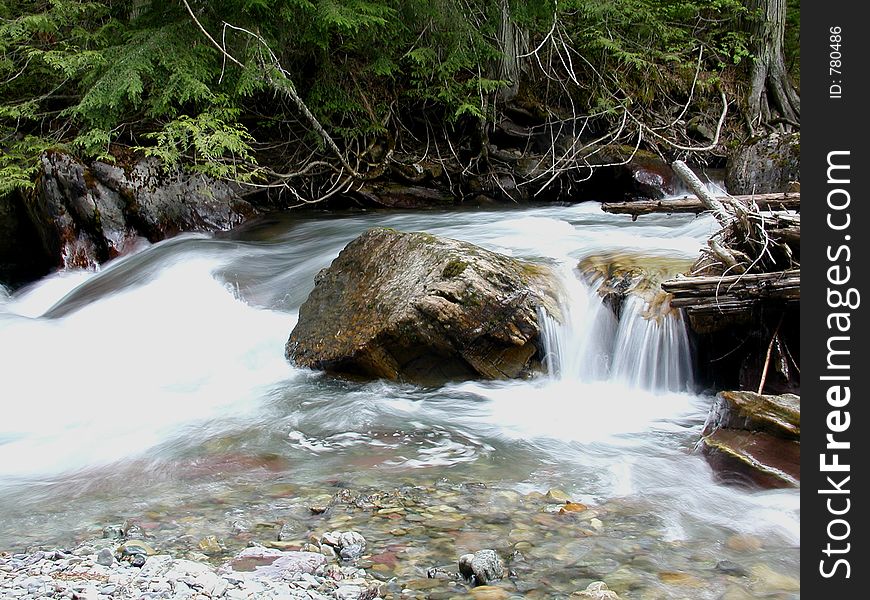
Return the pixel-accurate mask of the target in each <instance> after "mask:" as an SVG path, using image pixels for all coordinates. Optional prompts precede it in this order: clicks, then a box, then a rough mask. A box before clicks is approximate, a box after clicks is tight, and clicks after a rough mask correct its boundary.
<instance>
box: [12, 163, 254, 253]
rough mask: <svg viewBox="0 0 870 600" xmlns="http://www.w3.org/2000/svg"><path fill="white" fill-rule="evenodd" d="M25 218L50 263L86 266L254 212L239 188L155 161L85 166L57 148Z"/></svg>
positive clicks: (217, 227) (224, 227) (226, 226)
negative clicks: (138, 247) (35, 233)
mask: <svg viewBox="0 0 870 600" xmlns="http://www.w3.org/2000/svg"><path fill="white" fill-rule="evenodd" d="M41 161H42V172H41V174H40V175H39V178H38V180H37V186H36V190H35V192H34V194H33V198H32V201H31V202H28V203H27V211H28V219H29V223H30V224H32V226H33V228H34V229H35V231H36V232H37V235H38V237H39V240H40V243H41V248H42V251H44V252H45V253H46V255H47V256H49V257H51V260H52V262H53V265H54V266H55V267H65V268H71V267H78V268H90V267H94V266H96V265H98V264H100V263H102V262H104V261H107V260H109V259H111V258H114V257H116V256H119V255H122V254H125V253H128V252H130V251H131V250H133V249H135V248H136V247H137V245H138V244H141V242H142V241H143V240H147V241H150V242H156V241H159V240H162V239H165V238H169V237H172V236H174V235H177V234H178V233H181V232H184V231H221V230H229V229H231V228H232V227H234V226H236V225H238V224H240V223H241V222H242V221H243V220H244V219H246V218H248V217H251V216H253V215H255V214H256V213H257V210H256V209H255V208H254V207H253V206H252V205H251V204H250V203H248V202H247V201H246V200H244V199H243V198H242V196H241V194H240V189H239V188H238V187H236V186H233V185H230V184H227V183H224V182H221V181H217V180H214V179H212V178H210V177H206V176H203V175H200V174H193V173H187V172H183V171H181V170H178V169H172V170H169V171H166V170H164V169H163V168H162V167H161V165H160V163H159V162H158V161H156V160H155V159H150V158H143V159H137V160H135V161H134V162H132V163H131V164H127V165H125V166H123V167H122V166H119V165H113V164H108V163H103V162H99V161H97V162H94V163H92V164H90V165H86V164H84V163H82V162H80V161H79V160H77V159H75V158H74V157H72V156H70V155H68V154H64V153H62V152H48V153H45V154H44V155H43V156H42V158H41Z"/></svg>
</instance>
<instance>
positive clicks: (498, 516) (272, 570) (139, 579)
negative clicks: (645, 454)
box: [0, 483, 800, 600]
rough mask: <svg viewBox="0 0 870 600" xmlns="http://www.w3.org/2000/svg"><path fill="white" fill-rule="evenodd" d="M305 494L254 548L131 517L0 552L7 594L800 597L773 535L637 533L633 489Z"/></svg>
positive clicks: (1, 584) (641, 526)
mask: <svg viewBox="0 0 870 600" xmlns="http://www.w3.org/2000/svg"><path fill="white" fill-rule="evenodd" d="M300 500H302V499H301V498H300ZM305 504H306V506H307V508H306V510H307V511H308V512H309V513H310V514H311V525H312V526H306V527H304V528H303V527H299V524H298V523H295V522H293V521H291V520H288V521H287V522H286V523H285V524H284V525H282V526H281V527H277V526H276V527H267V525H268V523H266V522H264V523H263V524H262V525H261V526H260V527H257V526H256V525H252V526H251V527H252V528H253V529H254V530H256V531H259V532H260V533H259V534H258V535H254V536H250V537H248V536H245V538H243V539H247V540H248V541H247V542H246V546H240V545H238V544H235V543H231V540H230V539H229V538H227V539H226V540H224V539H218V538H215V537H214V536H205V537H203V538H202V539H200V540H199V541H198V542H195V541H194V543H193V546H191V545H187V546H186V547H185V546H184V545H179V544H178V543H177V542H173V541H172V538H171V536H170V535H168V533H169V531H168V530H166V529H164V528H162V527H160V526H157V527H154V526H153V524H151V523H145V522H142V525H143V526H141V527H140V526H139V525H137V524H136V521H135V520H131V521H130V522H127V523H125V524H124V525H110V526H107V527H105V528H104V530H103V532H102V537H91V538H89V539H86V540H84V541H82V542H78V543H77V544H75V545H74V547H72V548H71V549H69V548H67V549H60V550H58V549H50V550H43V549H38V548H28V549H27V551H26V552H21V553H16V554H10V553H0V598H4V599H6V598H9V599H22V600H31V599H33V600H35V599H37V598H56V599H61V598H67V599H81V600H109V599H119V600H120V599H124V600H126V599H134V598H135V599H140V598H147V599H154V600H163V599H174V598H180V599H190V600H208V599H211V598H225V599H230V600H242V599H248V598H250V599H264V600H272V599H276V600H277V599H278V598H281V599H291V600H292V599H310V600H323V599H328V600H331V599H336V600H367V599H370V598H376V597H382V598H394V599H397V600H398V599H420V600H423V599H432V600H439V599H440V600H450V599H453V598H456V599H459V598H469V597H470V598H472V599H475V600H508V599H514V598H533V599H534V598H541V599H543V598H553V597H564V598H568V597H572V598H581V599H584V600H619V599H620V598H622V599H623V600H628V599H632V598H637V599H641V600H666V599H667V600H673V599H684V600H688V599H689V598H691V599H693V600H698V599H702V598H703V599H707V598H716V599H722V600H748V599H751V598H756V597H769V598H776V599H779V600H793V599H795V598H797V597H799V596H798V595H797V594H799V590H800V581H799V580H798V579H797V578H796V577H794V576H792V575H789V574H788V572H787V571H785V572H784V571H783V570H782V566H780V565H778V561H777V556H781V552H782V550H783V548H782V547H781V546H778V545H777V544H776V543H773V542H771V541H770V540H765V539H762V538H760V537H756V536H753V535H748V534H732V535H730V536H729V537H726V538H723V539H722V542H721V546H720V545H719V544H714V545H711V546H704V547H699V546H694V545H692V544H689V545H687V544H685V543H684V542H679V541H674V542H667V541H665V540H661V539H658V541H656V542H652V541H651V540H652V539H657V538H658V536H655V538H648V539H646V540H641V539H638V535H640V534H641V533H643V532H646V533H645V534H644V535H646V536H650V535H651V533H650V532H649V531H648V530H649V528H650V526H652V522H651V521H650V519H651V515H650V514H649V512H648V508H649V507H645V506H644V504H643V503H642V502H640V503H639V502H637V501H628V500H620V499H613V500H610V501H605V502H602V503H601V504H595V505H591V504H584V503H582V502H579V501H577V500H576V499H575V498H574V496H573V495H571V494H568V493H566V492H564V491H562V490H559V489H556V488H553V489H550V490H548V491H547V492H546V493H541V492H538V491H533V492H529V493H526V494H519V493H517V492H514V491H511V490H507V489H499V488H498V487H488V486H486V485H484V484H476V485H472V484H462V485H460V486H453V485H447V484H446V483H445V484H444V485H443V486H440V487H435V488H407V489H401V490H399V489H397V490H394V491H392V492H385V493H378V492H375V493H359V492H353V491H351V490H344V491H342V492H339V493H337V494H336V495H335V496H334V497H333V498H332V499H328V500H327V499H324V500H323V502H322V503H317V502H314V503H312V499H310V498H309V499H308V500H305ZM170 518H171V519H172V520H176V519H177V518H178V517H177V516H172V517H170ZM335 527H338V528H339V529H335ZM197 529H199V527H197ZM360 532H363V533H364V536H363V533H360ZM91 535H93V534H91ZM237 541H241V539H240V540H237ZM650 544H652V545H650ZM665 554H667V555H669V558H667V559H659V558H657V557H659V556H664V555H665Z"/></svg>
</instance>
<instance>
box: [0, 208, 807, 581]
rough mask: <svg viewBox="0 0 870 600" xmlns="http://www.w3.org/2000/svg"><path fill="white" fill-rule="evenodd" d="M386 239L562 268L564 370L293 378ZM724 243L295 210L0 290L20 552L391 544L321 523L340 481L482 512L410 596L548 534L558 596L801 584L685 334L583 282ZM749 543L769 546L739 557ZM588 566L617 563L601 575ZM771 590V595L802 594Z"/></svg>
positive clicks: (12, 518)
mask: <svg viewBox="0 0 870 600" xmlns="http://www.w3.org/2000/svg"><path fill="white" fill-rule="evenodd" d="M373 226H387V227H394V228H396V229H399V230H405V231H417V230H425V231H428V232H430V233H433V234H437V235H444V236H448V237H453V238H457V239H462V240H468V241H471V242H474V243H477V244H480V245H483V246H485V247H488V248H491V249H494V250H497V251H500V252H504V253H507V254H511V255H513V256H517V257H522V258H529V259H534V260H545V261H547V262H549V263H551V264H553V265H555V266H556V267H557V268H559V269H561V270H562V272H563V273H564V280H565V283H564V287H565V289H566V299H565V304H566V307H567V309H566V313H567V314H568V315H569V317H570V318H569V319H567V321H568V322H567V323H566V324H565V325H564V326H563V327H562V330H561V331H556V330H553V331H551V332H550V337H551V350H552V352H553V356H552V357H551V364H552V365H553V371H554V373H557V375H551V376H549V377H546V376H542V377H540V378H537V379H534V380H530V381H510V382H472V383H461V384H451V385H446V386H443V387H440V388H419V387H414V386H409V385H402V384H394V383H385V382H373V383H360V382H350V381H341V380H335V379H332V378H329V377H325V376H322V375H320V374H317V373H312V372H309V371H304V370H299V369H295V368H294V367H292V366H291V365H289V364H288V363H287V362H286V361H285V359H284V357H283V352H284V343H285V342H286V339H287V337H288V335H289V333H290V331H291V330H292V328H293V326H294V324H295V322H296V318H297V311H298V308H299V306H300V304H301V303H302V302H303V301H304V299H305V297H306V296H307V294H308V292H309V291H310V289H311V287H312V286H313V278H314V275H315V274H316V272H317V271H318V270H319V269H321V268H323V267H325V266H327V265H328V264H329V263H330V261H331V260H332V259H333V258H334V257H335V256H336V255H337V254H338V252H339V251H340V250H341V248H343V247H344V245H345V244H346V243H347V242H348V241H350V240H351V239H353V238H354V237H355V236H356V235H358V234H359V233H361V232H362V231H364V230H365V229H367V228H369V227H373ZM712 228H713V223H712V220H711V219H708V218H691V217H674V216H670V217H665V216H650V217H647V218H642V219H640V220H638V221H637V222H634V223H632V222H631V221H630V220H629V219H627V218H624V217H619V216H613V215H607V214H605V213H603V212H601V211H600V209H599V208H598V206H597V205H592V204H586V205H578V206H570V207H546V208H524V209H517V210H511V211H504V210H491V211H452V212H414V213H394V212H391V213H378V212H375V213H368V214H355V215H345V216H336V215H311V214H308V215H301V216H298V215H297V216H281V217H274V218H271V219H263V220H260V221H259V222H257V223H256V224H251V225H249V226H246V227H245V228H244V229H242V230H240V231H237V232H234V233H233V234H231V235H228V236H221V237H217V238H216V237H212V236H202V235H185V236H181V237H179V238H175V239H173V240H169V241H166V242H163V243H160V244H156V245H154V246H151V247H149V248H147V249H145V250H143V251H141V252H140V253H138V254H136V255H133V256H128V257H125V258H123V259H121V260H118V261H115V262H114V263H111V264H110V265H107V266H106V267H104V268H103V270H102V271H101V272H99V273H96V274H94V273H85V272H67V273H59V274H56V275H53V276H50V277H48V278H46V279H44V280H42V281H40V282H38V283H36V284H34V285H33V286H31V287H29V288H27V289H24V290H20V291H18V292H16V293H15V294H12V295H11V296H9V295H5V294H4V295H0V396H2V401H0V406H2V411H3V418H2V420H0V515H2V518H0V549H21V548H25V547H27V546H31V545H37V544H42V545H65V544H71V543H73V542H74V541H76V540H77V539H81V538H83V537H86V536H88V535H94V534H95V533H96V534H99V531H100V529H101V528H102V527H103V526H104V525H107V524H111V523H116V522H122V521H124V520H132V521H136V522H141V523H143V524H144V525H143V526H144V527H145V528H146V529H147V530H148V531H150V532H151V533H150V534H149V535H151V536H152V537H153V539H154V541H155V544H156V545H157V546H162V547H163V548H165V549H170V550H179V549H180V550H196V548H197V540H199V539H200V538H203V537H205V536H207V535H215V536H216V537H217V538H219V539H220V540H221V543H222V544H223V546H224V549H225V550H226V552H227V553H231V552H232V551H233V550H234V549H238V548H240V547H241V546H243V545H244V544H245V543H247V541H249V540H250V539H252V537H253V538H254V539H258V541H262V540H259V538H258V536H266V537H268V536H271V538H270V539H275V538H274V532H271V531H270V530H269V531H267V532H266V533H264V532H263V531H260V530H258V529H257V527H259V526H260V525H262V524H263V523H266V524H270V523H271V524H275V523H285V522H288V521H293V522H294V523H297V524H298V526H299V527H300V528H301V529H300V536H301V538H302V539H304V537H305V535H306V533H310V532H312V531H318V530H320V529H322V528H323V527H327V526H329V527H333V526H334V527H339V526H346V525H347V524H348V523H350V524H352V525H353V526H354V527H356V528H357V529H359V530H360V531H362V532H363V534H364V535H366V537H367V538H368V539H369V540H370V543H371V541H372V540H375V544H376V545H377V543H378V541H382V542H383V543H384V544H387V541H386V540H387V538H389V535H388V534H387V533H385V530H384V527H383V526H381V525H380V524H378V523H375V520H374V519H371V518H370V516H371V515H370V514H368V513H366V514H355V513H353V514H352V513H351V512H347V513H346V514H344V513H342V514H337V511H336V512H333V513H327V514H326V515H325V516H323V517H322V519H323V520H321V521H318V520H317V519H316V518H315V517H313V516H311V515H310V513H309V511H307V510H306V507H307V506H309V505H310V504H311V503H312V502H315V503H316V501H317V499H318V498H321V497H325V495H327V494H329V495H332V494H335V493H336V492H339V491H341V490H347V489H353V490H368V491H369V492H371V491H372V490H378V491H384V492H386V491H389V490H393V489H396V488H403V489H404V488H408V486H412V487H413V488H414V489H417V490H418V492H419V490H430V491H429V492H424V493H423V498H422V499H420V500H419V503H420V506H427V505H429V504H433V505H438V503H441V504H445V503H447V504H450V503H453V505H456V506H458V507H459V508H460V511H466V512H467V514H466V515H465V519H466V520H465V521H463V522H462V525H461V527H460V529H459V530H457V531H461V532H462V535H459V534H456V532H455V531H453V530H451V529H449V528H447V529H446V530H445V529H444V528H445V527H447V525H444V527H442V528H441V529H439V528H438V523H437V519H436V520H435V521H433V523H434V524H433V525H432V527H429V528H427V527H423V528H422V529H418V530H414V531H416V534H414V531H411V533H409V534H408V535H412V534H414V535H416V538H415V543H417V544H420V545H422V546H426V547H427V552H428V554H420V555H419V556H417V555H414V554H413V552H410V551H408V553H406V555H405V556H406V559H405V560H400V561H399V564H398V565H396V566H394V567H392V568H394V571H392V572H391V573H392V574H393V575H395V576H396V577H397V578H399V579H401V578H406V579H407V578H413V577H414V576H416V577H421V576H422V577H423V578H425V574H423V575H421V574H420V573H425V568H426V567H428V566H433V565H435V564H448V563H452V562H453V561H454V560H455V558H456V557H457V556H459V554H461V553H462V551H467V550H468V549H471V550H473V549H475V548H474V547H472V546H474V544H479V543H484V542H487V543H490V544H493V545H496V546H498V547H499V550H500V551H502V552H503V553H506V554H510V552H511V551H512V550H511V548H512V546H511V544H512V543H513V542H511V540H510V536H511V535H513V533H512V532H515V531H517V530H524V529H523V528H525V527H530V528H532V529H533V530H535V531H538V530H540V529H541V528H543V529H544V530H546V532H547V533H546V535H545V534H544V533H541V532H540V531H538V533H537V534H536V535H539V537H540V536H545V537H546V538H547V540H549V541H547V542H546V543H545V542H544V541H541V542H540V543H537V544H533V546H534V548H537V549H538V551H539V552H541V553H543V557H537V558H535V560H537V561H538V562H536V563H534V564H535V565H538V566H529V567H528V573H527V576H528V578H530V579H535V580H543V579H546V577H545V574H546V575H547V577H549V578H550V579H551V580H552V582H551V583H546V585H547V586H554V587H552V589H550V588H546V589H544V590H543V591H541V593H543V594H545V595H546V594H556V595H558V594H559V593H562V592H561V591H559V590H560V589H561V588H559V585H561V584H564V585H568V584H567V583H565V582H567V581H569V580H573V579H578V578H579V579H584V577H586V575H588V577H586V578H592V575H595V576H600V577H604V576H605V575H609V576H611V577H614V578H615V577H616V576H615V575H613V574H614V573H617V574H619V573H622V574H623V575H624V573H623V571H626V572H628V573H629V574H630V576H632V577H635V578H637V579H638V581H641V582H642V584H641V585H640V588H637V587H635V588H632V587H631V586H629V587H628V588H626V589H635V590H637V589H640V590H647V591H645V592H643V593H641V592H637V594H638V595H636V596H632V595H629V596H628V597H650V598H652V597H659V596H655V595H654V594H653V592H657V593H660V594H664V596H662V597H682V596H679V595H673V594H674V589H682V588H674V589H672V588H673V587H674V585H676V584H675V583H674V581H675V579H674V577H670V576H661V573H662V572H664V573H669V572H671V571H678V572H680V573H689V574H691V576H692V577H693V578H694V579H692V580H691V581H692V582H697V581H700V582H701V584H699V585H700V588H692V589H691V590H689V588H686V589H685V590H683V591H685V593H686V594H688V595H687V596H686V597H691V598H718V597H719V596H720V595H721V593H722V590H723V589H725V588H728V587H729V586H738V587H740V586H744V587H745V586H750V587H747V588H746V589H748V590H749V592H748V593H753V592H752V590H753V589H756V588H752V587H751V585H750V583H749V582H748V580H747V581H743V580H741V579H740V578H739V577H736V578H733V579H734V580H733V581H732V580H731V579H729V578H727V577H725V576H724V575H722V574H721V573H719V572H717V571H715V570H712V566H715V564H716V562H717V561H718V560H722V559H728V560H737V561H739V562H740V563H741V564H742V565H743V566H745V567H746V569H747V570H749V569H751V568H755V567H758V568H762V567H763V568H768V567H770V568H772V569H773V570H774V571H775V572H777V573H781V574H785V575H791V576H796V575H797V569H798V565H799V562H798V547H799V498H798V492H797V491H794V490H787V491H749V490H744V489H739V488H735V487H731V486H725V485H723V484H721V483H720V482H719V481H717V479H716V478H715V477H714V475H713V474H712V472H711V471H710V469H709V467H708V466H707V463H706V462H705V461H704V459H703V458H701V457H699V456H697V455H695V454H694V453H693V446H694V444H695V442H696V441H697V439H698V435H699V432H700V429H701V426H702V424H703V421H704V418H705V416H706V412H707V409H708V407H709V404H710V401H711V398H710V397H709V396H706V395H704V394H699V393H697V391H695V390H693V386H692V382H691V365H690V364H688V359H687V358H686V357H687V352H688V346H687V344H688V339H687V338H686V336H685V333H684V330H683V329H682V326H681V324H680V323H679V322H672V321H666V322H665V323H663V324H656V325H650V324H649V323H648V322H647V321H645V320H644V319H642V318H641V317H639V316H638V314H639V312H642V311H640V309H639V308H638V307H634V308H632V307H631V306H628V307H627V308H626V309H624V311H623V317H622V320H621V322H617V321H616V319H615V318H614V317H613V316H612V314H611V313H610V312H609V310H607V309H605V308H603V307H602V305H601V303H600V301H599V300H598V298H597V295H595V294H594V293H593V292H592V291H591V290H589V289H588V287H586V285H585V284H584V283H582V282H580V281H579V279H578V278H577V275H576V272H572V270H573V269H574V267H576V265H577V262H578V260H579V259H581V258H584V257H586V256H589V255H591V254H596V253H602V252H604V253H606V252H608V251H626V250H631V251H637V252H638V253H641V254H644V255H651V254H652V255H660V256H663V257H682V258H687V259H692V258H694V257H695V256H696V255H697V252H698V250H699V248H700V247H701V246H702V244H703V243H704V241H705V240H706V238H707V236H708V235H709V233H710V231H711V229H712ZM626 315H628V317H627V316H626ZM556 329H558V328H556ZM477 483H483V484H485V485H486V486H487V487H486V488H482V489H486V490H489V491H488V492H482V491H480V489H479V488H477V487H474V486H473V485H470V484H477ZM451 486H452V487H451ZM550 488H559V489H561V490H564V491H565V492H566V493H567V494H568V495H569V496H571V498H572V500H575V501H578V502H583V503H585V504H587V505H589V506H591V507H592V508H593V509H594V510H595V511H596V512H595V513H590V514H598V518H599V519H600V521H601V522H602V525H601V527H599V528H597V529H596V528H594V527H593V528H592V529H590V528H589V527H588V526H587V527H586V528H585V529H582V532H585V533H582V536H591V537H589V540H590V541H588V543H587V542H583V543H584V544H587V545H586V546H584V547H583V549H582V551H580V550H578V548H577V547H576V544H577V543H579V542H578V538H577V536H578V535H581V533H577V532H574V533H572V530H571V529H570V528H564V524H559V523H556V522H553V523H549V522H547V521H546V518H549V517H548V516H547V515H550V513H547V512H546V503H543V504H542V503H541V501H540V499H539V498H538V496H536V495H535V494H534V492H546V491H547V490H548V489H550ZM498 494H501V495H498ZM467 503H472V504H475V506H473V507H470V506H465V505H464V504H467ZM542 511H543V512H542ZM425 514H426V515H428V516H427V517H426V518H427V519H428V518H430V517H431V516H432V515H431V511H430V512H429V513H425ZM493 514H502V515H507V517H505V518H506V520H504V519H502V520H499V519H494V518H493V516H492V515H493ZM330 515H331V516H330ZM539 515H545V517H546V518H545V517H540V516H539ZM318 518H321V517H318ZM330 519H332V520H330ZM258 523H259V524H260V525H257V524H258ZM587 525H588V524H587ZM454 526H455V524H454ZM577 526H578V527H579V526H580V525H577ZM263 527H265V525H263ZM535 528H538V529H535ZM267 529H268V528H267ZM563 529H564V531H563ZM445 531H447V532H448V534H445ZM578 531H581V530H578ZM450 532H452V533H450ZM745 534H750V535H751V536H753V538H752V539H754V540H758V541H759V543H757V544H756V543H755V542H752V543H750V544H748V546H749V549H746V548H743V549H741V545H740V544H739V543H737V542H734V543H732V542H729V540H735V539H736V540H738V541H739V540H741V539H743V538H742V537H741V536H743V535H745ZM462 536H465V537H462ZM475 536H478V537H475ZM541 539H543V538H541ZM462 540H464V541H462ZM629 542H630V543H629ZM463 544H464V545H463ZM744 545H746V544H744ZM543 549H546V550H543ZM528 552H531V554H532V556H533V557H534V556H536V555H535V553H534V552H533V551H527V553H528ZM560 552H562V553H563V554H566V556H568V558H566V559H564V560H563V559H562V558H559V557H560V556H561V554H560ZM589 553H591V554H589ZM587 554H589V556H591V555H593V554H594V556H595V560H596V561H597V562H596V563H595V564H596V566H595V568H594V569H592V567H589V569H591V570H589V569H587V570H586V571H584V570H583V569H580V570H579V571H578V568H579V567H578V564H579V563H578V560H580V557H581V555H582V556H586V555H587ZM638 556H644V557H647V558H645V559H644V560H640V559H639V558H638ZM554 557H555V558H554ZM218 558H219V557H215V560H217V559H218ZM587 558H588V557H587ZM584 560H586V559H584ZM427 561H428V562H427ZM560 561H561V562H560ZM518 564H520V563H518ZM523 564H525V563H523ZM590 564H591V563H590ZM541 565H544V566H541ZM759 565H760V566H759ZM584 568H585V567H584ZM420 569H423V570H422V571H420ZM520 570H521V571H522V570H523V568H520ZM621 570H622V571H621ZM587 571H589V572H588V573H587ZM762 572H765V573H766V571H762ZM578 573H580V574H579V575H578ZM632 573H633V575H632ZM656 573H658V574H659V575H658V578H657V576H656ZM584 574H585V575H584ZM572 578H573V579H572ZM757 579H758V577H756V580H757ZM548 581H549V580H548ZM676 581H677V584H679V585H687V584H686V581H684V580H679V578H677V579H676ZM553 582H555V583H553ZM559 582H562V583H559ZM693 585H694V583H693ZM752 585H755V584H752ZM771 585H773V587H771V588H769V589H768V588H765V590H766V591H765V592H764V594H765V597H768V596H767V595H766V594H771V595H770V596H769V597H792V596H789V595H783V594H788V593H791V592H788V590H787V589H777V587H776V584H771ZM785 587H786V588H787V587H788V586H785ZM756 592H757V589H756ZM792 592H793V590H792ZM566 593H567V592H566ZM757 593H758V594H759V597H760V595H761V592H757ZM644 594H646V595H644ZM650 594H653V595H650Z"/></svg>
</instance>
